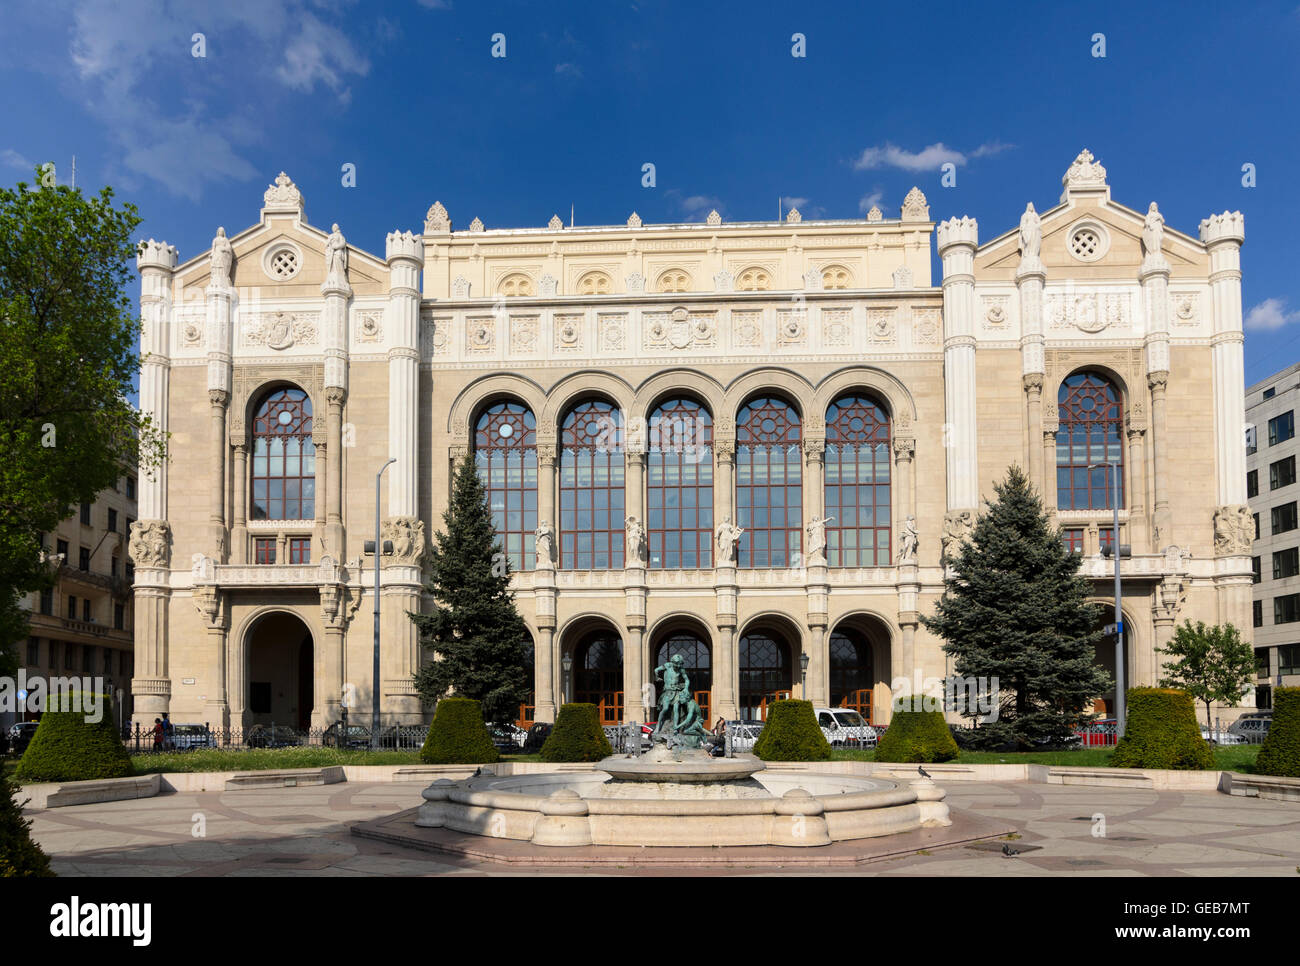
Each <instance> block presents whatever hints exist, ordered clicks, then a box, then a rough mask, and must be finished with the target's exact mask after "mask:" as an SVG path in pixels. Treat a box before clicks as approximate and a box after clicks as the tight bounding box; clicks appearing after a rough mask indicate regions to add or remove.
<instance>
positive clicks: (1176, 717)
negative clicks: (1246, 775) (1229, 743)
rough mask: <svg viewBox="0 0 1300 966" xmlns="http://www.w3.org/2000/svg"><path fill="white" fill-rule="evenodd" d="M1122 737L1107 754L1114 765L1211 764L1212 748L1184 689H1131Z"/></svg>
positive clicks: (1185, 766)
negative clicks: (1204, 736)
mask: <svg viewBox="0 0 1300 966" xmlns="http://www.w3.org/2000/svg"><path fill="white" fill-rule="evenodd" d="M1127 707H1128V718H1127V719H1126V723H1125V726H1124V737H1123V738H1121V739H1120V740H1119V744H1117V745H1116V746H1115V752H1114V754H1112V755H1111V756H1110V764H1111V766H1112V767H1114V768H1175V769H1197V768H1213V767H1214V750H1213V749H1212V748H1211V747H1210V743H1209V742H1208V741H1206V740H1205V739H1204V738H1202V737H1201V729H1200V726H1199V725H1197V723H1196V705H1195V704H1193V703H1192V696H1191V695H1190V694H1188V693H1187V692H1186V691H1179V690H1176V689H1174V688H1131V689H1130V690H1129V692H1128V704H1127Z"/></svg>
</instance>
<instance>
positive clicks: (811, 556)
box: [804, 516, 835, 564]
mask: <svg viewBox="0 0 1300 966" xmlns="http://www.w3.org/2000/svg"><path fill="white" fill-rule="evenodd" d="M834 519H835V518H834V517H823V516H815V517H813V518H812V520H811V521H810V522H809V523H808V526H806V527H804V533H806V534H807V536H808V562H809V563H810V564H824V563H826V524H828V523H830V522H831V521H832V520H834Z"/></svg>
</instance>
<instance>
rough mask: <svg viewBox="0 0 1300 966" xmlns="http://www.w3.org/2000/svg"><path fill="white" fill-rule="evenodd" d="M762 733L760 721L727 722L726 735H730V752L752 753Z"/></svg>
mask: <svg viewBox="0 0 1300 966" xmlns="http://www.w3.org/2000/svg"><path fill="white" fill-rule="evenodd" d="M762 731H763V722H761V721H728V722H727V734H729V735H731V750H732V751H733V752H735V751H739V752H750V751H753V750H754V743H755V742H756V741H758V736H759V735H760V734H761V733H762Z"/></svg>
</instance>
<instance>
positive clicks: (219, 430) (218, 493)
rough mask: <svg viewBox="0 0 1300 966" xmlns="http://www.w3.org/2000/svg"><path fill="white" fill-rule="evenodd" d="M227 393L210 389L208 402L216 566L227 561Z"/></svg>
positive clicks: (212, 551)
mask: <svg viewBox="0 0 1300 966" xmlns="http://www.w3.org/2000/svg"><path fill="white" fill-rule="evenodd" d="M229 400H230V393H229V392H227V391H226V390H224V389H209V390H208V402H209V404H210V407H209V415H210V421H211V426H212V429H211V441H210V446H211V451H210V452H209V455H208V480H209V481H210V483H211V486H212V489H211V491H210V493H209V495H208V548H209V553H210V554H211V556H212V557H213V558H214V559H215V560H216V562H217V563H225V562H226V559H227V557H226V549H227V545H226V493H227V490H226V404H227V403H228V402H229Z"/></svg>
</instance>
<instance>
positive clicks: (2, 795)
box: [0, 771, 54, 879]
mask: <svg viewBox="0 0 1300 966" xmlns="http://www.w3.org/2000/svg"><path fill="white" fill-rule="evenodd" d="M16 791H17V789H16V788H15V787H14V786H13V785H10V784H9V779H8V778H7V777H6V776H5V774H4V772H3V771H0V879H7V878H14V877H18V876H24V877H41V878H47V877H49V876H52V875H54V872H53V870H52V869H50V857H49V856H48V855H46V854H45V852H44V851H43V850H42V849H41V847H40V846H39V845H37V844H36V843H35V842H33V841H32V834H31V827H32V823H31V822H29V821H28V820H27V819H25V818H23V811H22V808H21V807H20V806H19V804H18V803H17V802H16V801H14V792H16Z"/></svg>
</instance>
